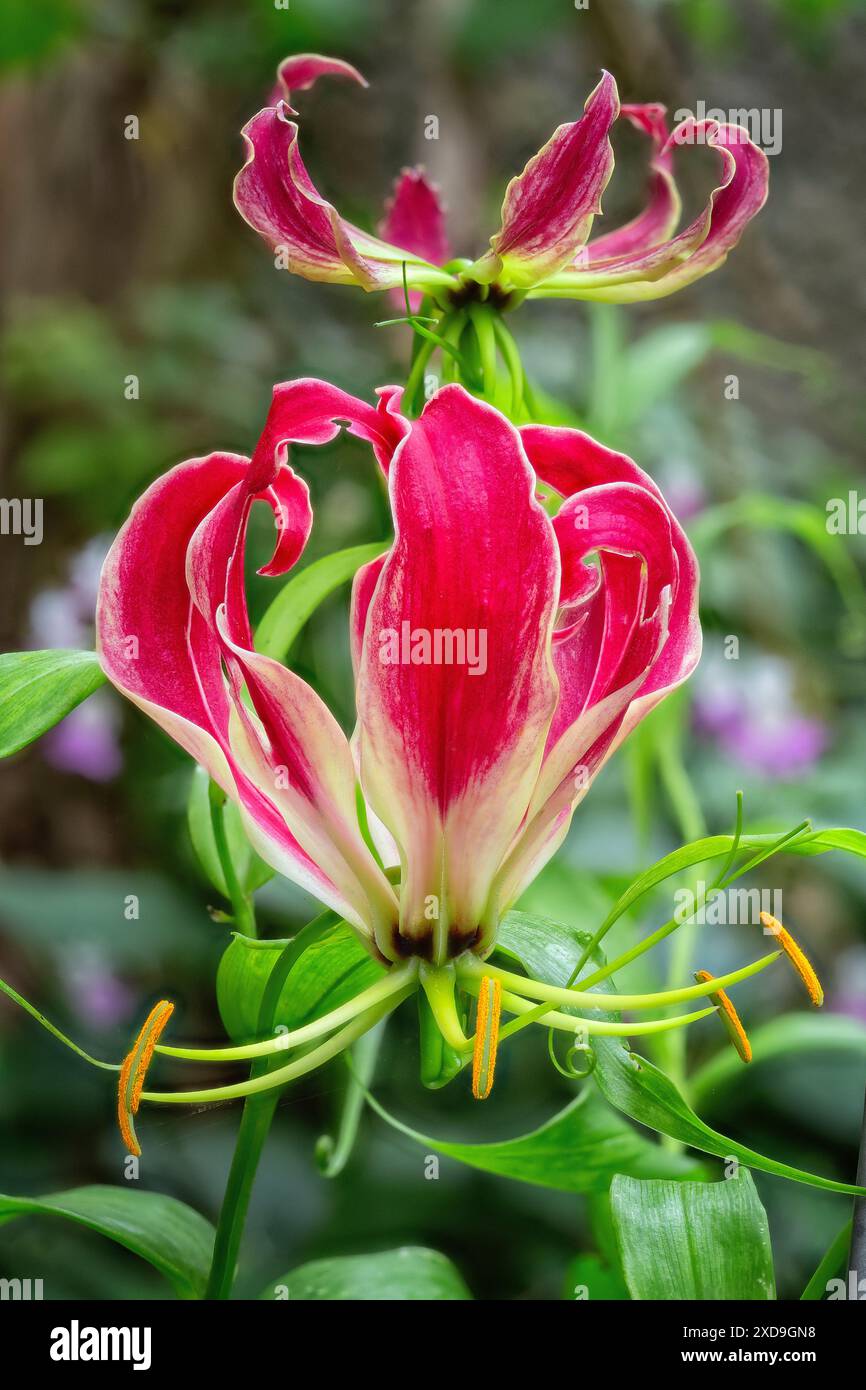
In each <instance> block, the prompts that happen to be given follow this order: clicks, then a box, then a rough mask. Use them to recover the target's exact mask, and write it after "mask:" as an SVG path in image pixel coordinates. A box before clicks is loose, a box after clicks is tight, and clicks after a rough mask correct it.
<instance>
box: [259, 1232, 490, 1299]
mask: <svg viewBox="0 0 866 1390" xmlns="http://www.w3.org/2000/svg"><path fill="white" fill-rule="evenodd" d="M259 1297H260V1298H263V1299H276V1300H281V1299H289V1300H291V1302H292V1303H299V1302H300V1303H309V1302H313V1301H316V1300H319V1299H327V1300H328V1301H329V1302H332V1303H341V1302H344V1301H351V1302H353V1303H405V1302H424V1303H440V1302H452V1303H453V1302H457V1301H463V1300H466V1299H471V1297H472V1294H471V1293H470V1292H469V1290H468V1288H467V1287H466V1284H465V1283H464V1281H463V1278H462V1276H461V1274H460V1272H459V1270H458V1269H457V1268H456V1267H455V1266H454V1265H453V1264H452V1263H451V1261H450V1260H449V1259H447V1258H446V1257H445V1256H444V1255H440V1254H439V1251H438V1250H425V1249H424V1248H423V1246H417V1245H404V1246H402V1247H401V1248H400V1249H399V1250H383V1251H382V1252H381V1253H380V1254H378V1255H342V1256H338V1257H337V1258H335V1259H330V1260H313V1261H311V1263H310V1264H306V1265H301V1266H300V1267H299V1268H298V1269H292V1270H290V1271H289V1273H288V1274H283V1275H281V1276H280V1278H279V1279H275V1280H274V1281H273V1282H272V1283H270V1284H268V1286H267V1288H266V1289H265V1290H264V1291H263V1292H262V1293H261V1294H260V1295H259Z"/></svg>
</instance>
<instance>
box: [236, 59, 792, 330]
mask: <svg viewBox="0 0 866 1390" xmlns="http://www.w3.org/2000/svg"><path fill="white" fill-rule="evenodd" d="M326 74H330V75H336V76H342V77H345V78H349V79H351V80H352V81H355V82H359V83H361V84H362V85H363V86H366V85H367V84H366V82H365V80H364V78H363V77H362V76H361V74H360V73H359V72H358V71H357V69H356V68H353V67H352V66H351V65H350V64H349V63H345V62H342V61H340V60H339V59H334V58H324V57H320V56H319V55H317V54H303V55H299V56H295V57H292V58H287V59H286V60H285V62H283V63H282V64H281V66H280V69H279V86H278V88H277V92H276V93H275V104H274V105H273V106H270V107H266V108H265V109H264V110H262V111H260V112H259V113H258V115H257V116H254V117H253V119H252V120H251V121H250V122H249V123H248V124H247V125H246V126H245V127H244V131H243V134H244V136H245V138H246V141H247V145H248V151H249V152H248V157H247V162H246V164H245V165H244V167H243V169H241V171H240V173H239V174H238V176H237V179H236V182H235V202H236V205H237V208H238V210H239V212H240V213H241V215H242V216H243V217H244V218H245V219H246V221H247V222H248V223H249V224H250V226H251V227H253V228H255V230H256V231H257V232H259V233H260V234H261V235H262V236H263V237H264V238H265V240H266V241H267V242H268V243H269V244H270V245H271V247H273V248H274V249H275V250H278V251H279V253H280V255H281V256H282V262H281V263H282V264H283V265H284V266H285V267H286V268H287V269H289V270H292V271H294V272H295V273H296V274H298V275H303V276H305V277H306V278H307V279H310V280H329V281H333V282H335V283H340V284H355V285H361V286H362V287H363V288H364V289H366V290H387V289H396V288H399V287H400V286H401V284H402V280H403V264H404V262H405V264H406V275H407V283H408V285H409V288H410V289H411V290H412V291H413V292H415V294H416V295H420V294H421V293H428V294H431V295H432V296H433V297H434V298H437V299H439V300H440V301H441V302H447V301H448V297H449V294H450V295H454V294H457V295H460V294H465V293H466V292H467V289H468V288H469V287H471V285H472V284H473V283H475V284H476V285H478V286H490V287H491V288H494V289H495V291H496V293H497V295H498V296H500V297H502V298H506V297H507V296H509V295H510V294H512V293H514V292H516V293H518V294H528V295H530V296H538V297H556V298H574V299H593V300H605V301H610V302H615V303H630V302H633V301H637V300H645V299H658V298H661V297H662V296H664V295H668V294H672V293H673V292H674V291H675V290H678V289H682V288H683V287H684V286H686V285H689V284H691V283H692V281H694V280H697V279H699V278H700V277H701V276H703V275H706V274H707V273H708V272H709V271H711V270H715V269H717V267H718V266H720V265H721V264H722V262H723V261H724V260H725V258H726V256H727V254H728V252H729V251H730V250H731V249H732V248H733V247H734V246H735V245H736V244H737V242H738V240H739V238H740V235H741V233H742V231H743V229H744V227H745V226H746V224H747V222H749V220H750V219H751V218H752V217H754V215H755V214H756V213H757V212H758V211H759V210H760V208H761V207H762V206H763V204H764V201H765V199H766V196H767V181H768V163H767V158H766V155H765V154H764V153H763V151H762V150H760V149H759V148H758V147H757V146H756V145H755V144H753V142H752V141H751V140H750V139H749V136H748V133H747V132H746V131H745V130H744V129H743V128H742V127H740V126H736V125H728V124H720V123H718V122H716V121H711V120H709V121H708V120H704V121H695V120H694V119H692V118H689V119H688V120H686V121H683V122H682V123H681V124H680V125H678V126H677V127H676V129H675V130H674V131H673V132H670V133H669V131H668V128H667V123H666V119H665V108H664V107H663V106H660V105H658V104H657V103H648V104H645V105H625V106H620V102H619V96H618V93H617V88H616V82H615V81H614V79H613V77H611V75H610V74H609V73H607V72H606V73H604V74H603V76H602V79H601V81H600V82H599V84H598V86H597V87H596V88H595V90H594V91H593V92H592V93H591V94H590V96H589V98H588V99H587V102H586V106H585V108H584V114H583V116H582V117H581V118H580V119H579V120H576V121H572V122H569V123H567V124H565V125H561V126H559V127H558V129H557V130H555V131H554V133H553V135H552V136H551V138H550V140H549V141H548V142H547V144H546V145H545V146H544V147H543V149H541V150H540V151H539V152H538V154H536V155H534V156H533V158H532V159H530V161H529V163H528V164H527V165H526V167H525V169H524V170H523V172H522V173H521V174H519V175H518V176H517V177H516V178H514V179H512V180H511V182H510V184H509V185H508V188H507V190H506V193H505V199H504V202H503V204H502V221H501V226H500V228H499V230H498V231H497V232H496V234H495V235H494V236H493V237H491V240H490V250H489V251H488V252H487V253H486V254H485V255H483V256H482V257H481V258H480V259H479V260H476V261H474V262H472V261H469V260H462V261H449V249H448V243H447V239H446V234H445V228H444V218H443V214H442V208H441V206H440V203H439V199H438V195H437V191H436V189H435V188H434V187H433V185H432V184H431V183H430V182H429V180H428V179H427V178H426V176H425V174H424V173H423V171H422V170H420V169H413V170H404V172H403V173H402V174H401V176H400V178H399V179H398V181H397V184H396V187H395V191H394V196H393V198H392V199H391V201H390V203H389V205H388V208H387V210H386V215H385V218H384V221H383V223H382V225H381V228H380V235H379V236H378V237H377V236H372V235H370V234H368V233H367V232H364V231H362V230H361V229H360V228H358V227H356V226H354V225H353V224H352V223H350V222H347V221H346V220H345V219H344V218H343V217H341V216H340V214H339V213H338V212H337V210H336V208H334V207H333V206H332V205H331V204H330V203H329V202H327V201H326V200H325V199H324V198H323V197H322V196H321V195H320V194H319V192H318V191H317V189H316V188H315V186H314V184H313V182H312V180H311V179H310V176H309V174H308V172H307V170H306V167H305V165H304V163H303V160H302V159H301V154H300V150H299V148H298V126H297V124H296V122H295V121H294V120H292V119H291V117H292V116H294V115H296V114H297V112H296V111H295V110H294V108H293V107H292V106H291V105H290V98H291V94H292V92H294V91H301V90H305V89H307V88H309V87H311V86H312V85H313V83H314V82H315V81H316V80H317V78H318V77H320V76H323V75H326ZM280 92H281V93H282V95H283V100H279V94H280ZM620 116H623V117H625V118H626V119H627V120H628V121H630V122H631V124H632V125H634V126H635V127H636V128H637V129H638V130H640V131H642V132H643V133H644V134H645V135H646V136H647V137H648V139H649V140H650V142H651V147H652V156H651V164H650V169H651V178H650V186H649V197H648V201H647V204H646V206H645V208H644V209H643V211H642V212H641V213H640V214H639V215H638V216H637V217H635V218H634V219H633V220H632V221H631V222H629V223H627V224H626V225H625V226H623V227H620V228H619V229H618V230H616V231H613V232H608V233H605V234H603V235H601V236H598V237H595V238H594V239H593V240H592V241H590V240H589V236H590V232H591V230H592V226H593V220H594V218H595V217H596V215H597V214H599V213H600V212H601V197H602V194H603V192H604V189H605V187H606V185H607V182H608V179H609V178H610V176H611V173H612V171H613V163H614V161H613V152H612V150H611V144H610V131H611V128H612V126H613V125H614V122H615V121H616V120H617V119H618V117H620ZM686 144H706V145H708V146H710V147H711V148H713V149H715V150H717V151H718V154H719V157H720V161H721V180H720V182H719V184H718V186H717V187H716V188H715V189H713V191H712V193H711V194H710V196H709V199H708V201H707V204H706V206H705V208H704V209H703V210H702V211H701V212H700V213H699V215H698V216H697V217H696V218H695V219H694V220H693V221H692V222H691V223H689V225H688V226H687V227H685V228H684V229H683V230H682V231H680V232H678V233H677V232H676V227H677V224H678V222H679V217H680V199H679V195H678V193H677V189H676V185H675V182H674V177H673V156H674V151H675V150H676V149H677V147H678V146H682V145H686ZM470 292H471V290H470Z"/></svg>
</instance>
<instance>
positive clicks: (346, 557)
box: [255, 541, 390, 661]
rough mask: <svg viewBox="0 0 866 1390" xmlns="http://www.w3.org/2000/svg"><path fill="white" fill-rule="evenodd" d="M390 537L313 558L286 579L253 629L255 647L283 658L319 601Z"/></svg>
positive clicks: (378, 552) (381, 548) (379, 550)
mask: <svg viewBox="0 0 866 1390" xmlns="http://www.w3.org/2000/svg"><path fill="white" fill-rule="evenodd" d="M389 544H390V542H389V541H378V542H375V543H374V544H373V545H353V546H351V547H350V548H349V549H348V550H337V551H335V552H334V554H333V555H325V556H323V557H322V559H321V560H314V561H313V563H312V564H311V565H308V566H307V568H306V569H303V570H301V572H300V574H296V575H294V576H293V578H291V579H289V580H288V581H287V583H285V584H284V585H283V587H282V589H281V590H280V592H279V593H278V594H277V596H276V598H275V599H274V600H273V601H272V603H271V604H270V606H269V608H268V609H267V611H266V612H265V614H264V617H263V618H262V620H261V622H260V623H259V625H258V627H257V629H256V639H255V643H256V651H258V652H261V653H262V655H263V656H272V657H274V659H275V660H277V661H285V660H286V658H287V656H288V654H289V652H290V650H291V648H292V645H293V643H294V641H295V639H296V638H297V636H298V633H299V632H300V631H301V629H302V627H303V626H304V624H305V623H306V622H307V620H308V619H309V618H310V617H312V615H313V613H315V611H316V609H317V608H318V606H319V604H320V603H321V602H322V600H323V599H326V598H327V597H328V595H329V594H331V593H333V591H334V590H335V589H337V588H339V586H340V585H341V584H345V583H346V582H347V581H348V580H349V579H351V578H352V577H353V575H354V574H355V573H356V571H357V570H359V569H360V568H361V566H362V565H366V564H368V563H369V562H370V560H375V559H376V557H377V555H381V554H383V552H384V551H385V550H387V549H388V546H389Z"/></svg>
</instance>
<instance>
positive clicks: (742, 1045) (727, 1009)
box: [695, 970, 752, 1062]
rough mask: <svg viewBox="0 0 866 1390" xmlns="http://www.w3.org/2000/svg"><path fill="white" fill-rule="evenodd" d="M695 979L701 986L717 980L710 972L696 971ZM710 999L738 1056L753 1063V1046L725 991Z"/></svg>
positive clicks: (712, 995) (711, 996) (721, 990)
mask: <svg viewBox="0 0 866 1390" xmlns="http://www.w3.org/2000/svg"><path fill="white" fill-rule="evenodd" d="M695 979H696V980H697V981H698V983H699V984H708V983H709V981H710V980H714V979H715V976H714V975H711V974H710V972H709V970H696V971H695ZM710 999H711V1000H712V1001H713V1003H714V1004H715V1006H716V1008H717V1009H718V1011H719V1018H720V1019H721V1020H722V1023H723V1024H724V1025H725V1030H726V1032H727V1034H728V1037H729V1038H730V1040H731V1042H732V1043H733V1045H734V1047H735V1049H736V1052H737V1055H738V1056H739V1057H740V1059H741V1060H742V1061H743V1062H751V1060H752V1044H751V1043H750V1042H749V1039H748V1036H747V1034H746V1030H745V1028H744V1027H743V1025H742V1023H741V1022H740V1016H739V1014H738V1013H737V1011H736V1009H735V1008H734V1006H733V1004H732V1003H731V1001H730V999H729V998H728V996H727V995H726V994H725V991H724V990H723V989H720V990H719V991H718V992H717V993H715V994H711V995H710Z"/></svg>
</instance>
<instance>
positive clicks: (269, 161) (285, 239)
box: [234, 102, 444, 290]
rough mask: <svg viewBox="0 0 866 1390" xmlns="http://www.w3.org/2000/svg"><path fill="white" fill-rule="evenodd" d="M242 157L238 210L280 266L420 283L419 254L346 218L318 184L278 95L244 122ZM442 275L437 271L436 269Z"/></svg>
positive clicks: (347, 280)
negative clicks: (405, 271) (405, 274)
mask: <svg viewBox="0 0 866 1390" xmlns="http://www.w3.org/2000/svg"><path fill="white" fill-rule="evenodd" d="M242 134H243V136H244V140H245V142H246V146H247V159H246V163H245V164H244V167H243V168H242V169H241V171H240V173H239V174H238V176H237V178H236V179H235V188H234V199H235V206H236V207H237V209H238V212H239V213H240V214H241V216H242V217H243V218H244V220H245V221H246V222H248V223H249V225H250V226H251V227H252V228H253V229H254V230H255V231H257V232H258V233H259V234H260V236H262V237H264V239H265V241H266V242H267V243H268V245H269V246H270V247H271V248H272V249H273V250H274V251H275V252H276V253H277V254H278V256H279V257H280V258H281V261H280V264H281V267H282V268H285V269H287V270H290V271H292V272H293V273H294V274H296V275H303V276H305V277H306V278H307V279H308V280H326V281H330V282H333V283H335V284H344V285H361V286H362V287H363V288H364V289H366V290H384V289H389V288H395V287H396V286H398V285H400V284H402V279H403V272H402V265H403V262H404V261H406V262H407V263H408V277H409V281H410V283H418V282H419V281H420V283H422V284H423V283H426V282H427V281H428V280H429V279H430V276H431V275H432V277H433V279H434V280H435V279H436V278H437V275H436V273H435V272H433V271H430V272H425V270H424V267H423V265H421V263H420V259H419V257H418V256H416V255H413V254H411V253H407V252H406V251H405V250H401V248H399V247H396V246H389V245H388V244H387V243H386V242H384V241H380V240H379V239H378V238H377V237H374V236H370V235H369V234H368V233H367V232H363V231H361V229H360V228H359V227H355V226H353V224H352V223H351V222H347V221H345V219H344V218H342V217H341V216H340V215H339V213H338V212H337V210H336V208H335V207H334V206H333V205H332V204H331V203H329V202H328V201H327V199H325V198H323V197H322V196H321V195H320V194H319V192H318V191H317V189H316V187H315V185H314V183H313V181H312V179H311V178H310V175H309V173H308V172H307V169H306V166H305V164H304V162H303V160H302V158H301V154H300V150H299V148H298V127H297V124H296V123H295V122H294V121H292V120H290V119H289V112H288V108H287V107H286V105H285V103H284V102H281V103H280V104H279V105H278V106H276V107H265V109H264V110H263V111H260V112H259V113H258V115H257V116H254V117H253V119H252V120H251V121H249V122H248V123H247V125H245V126H244V129H243V132H242ZM438 278H439V279H442V278H444V277H442V276H441V275H439V276H438Z"/></svg>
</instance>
